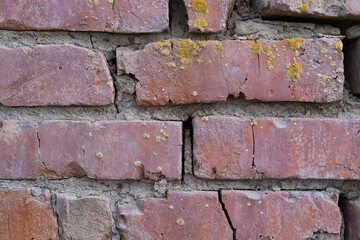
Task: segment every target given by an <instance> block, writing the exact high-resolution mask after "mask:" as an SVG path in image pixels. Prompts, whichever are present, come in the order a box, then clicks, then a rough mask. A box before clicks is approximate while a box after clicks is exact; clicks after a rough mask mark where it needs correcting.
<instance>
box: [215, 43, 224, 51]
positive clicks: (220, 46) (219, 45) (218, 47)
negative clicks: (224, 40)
mask: <svg viewBox="0 0 360 240" xmlns="http://www.w3.org/2000/svg"><path fill="white" fill-rule="evenodd" d="M215 44H216V46H217V49H218V50H219V51H222V50H224V48H223V46H222V45H221V44H220V43H219V42H216V43H215Z"/></svg>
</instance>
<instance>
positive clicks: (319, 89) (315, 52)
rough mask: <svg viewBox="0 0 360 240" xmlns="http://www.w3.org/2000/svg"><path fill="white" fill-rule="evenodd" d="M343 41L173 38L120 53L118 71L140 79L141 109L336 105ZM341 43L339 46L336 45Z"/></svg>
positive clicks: (138, 93)
mask: <svg viewBox="0 0 360 240" xmlns="http://www.w3.org/2000/svg"><path fill="white" fill-rule="evenodd" d="M339 42H340V40H339V39H336V38H335V39H334V38H331V39H327V38H321V39H316V40H315V39H309V40H303V39H300V38H299V39H288V40H285V41H261V42H254V41H234V40H229V41H222V42H218V41H207V42H202V41H198V42H194V41H192V40H190V39H185V40H178V41H175V40H168V41H163V42H157V43H153V44H149V45H146V46H145V48H144V49H143V50H137V51H136V52H132V51H129V50H124V49H118V52H117V59H118V69H119V73H120V74H121V73H123V72H127V73H131V74H133V75H135V77H136V78H137V79H138V81H139V83H138V84H137V85H136V97H137V99H136V100H137V104H138V105H140V106H151V105H165V104H169V103H173V104H189V103H197V102H218V101H225V100H226V99H227V98H228V97H229V96H239V95H240V94H244V95H245V97H246V99H249V100H250V99H256V100H262V101H302V102H332V101H337V100H339V99H341V98H342V92H343V84H344V74H343V71H344V69H343V55H342V52H341V49H338V48H339V47H337V46H338V44H339ZM337 43H338V44H337Z"/></svg>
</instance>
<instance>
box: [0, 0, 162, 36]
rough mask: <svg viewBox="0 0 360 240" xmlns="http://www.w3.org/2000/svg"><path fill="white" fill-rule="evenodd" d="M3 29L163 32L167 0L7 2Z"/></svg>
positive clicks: (1, 5) (3, 4) (3, 7)
mask: <svg viewBox="0 0 360 240" xmlns="http://www.w3.org/2000/svg"><path fill="white" fill-rule="evenodd" d="M0 8H1V12H0V27H1V28H3V29H11V30H68V31H99V32H116V33H151V32H164V31H166V30H167V28H168V22H169V17H168V16H169V13H168V1H162V0H155V1H140V0H136V1H129V0H106V1H102V0H86V1H73V2H64V3H59V2H58V1H56V0H50V1H48V0H34V1H31V2H29V1H27V0H16V1H13V0H4V1H2V2H1V3H0Z"/></svg>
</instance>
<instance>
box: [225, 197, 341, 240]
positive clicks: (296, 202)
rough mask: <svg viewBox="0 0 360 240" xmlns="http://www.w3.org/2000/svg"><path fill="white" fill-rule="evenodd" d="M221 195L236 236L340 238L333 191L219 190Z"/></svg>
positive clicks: (245, 237) (339, 217)
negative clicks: (331, 192)
mask: <svg viewBox="0 0 360 240" xmlns="http://www.w3.org/2000/svg"><path fill="white" fill-rule="evenodd" d="M221 195H222V201H223V202H224V204H225V207H226V209H227V211H228V213H229V217H230V219H231V221H232V224H233V226H234V227H235V228H236V230H237V231H236V239H239V240H240V239H310V238H311V239H315V238H312V237H315V236H317V237H320V238H316V239H333V240H335V239H336V240H340V239H341V237H340V228H341V223H342V219H341V213H340V210H339V208H338V206H337V202H338V196H337V195H336V194H330V193H326V192H267V191H265V192H253V191H222V193H221ZM322 237H323V238H322Z"/></svg>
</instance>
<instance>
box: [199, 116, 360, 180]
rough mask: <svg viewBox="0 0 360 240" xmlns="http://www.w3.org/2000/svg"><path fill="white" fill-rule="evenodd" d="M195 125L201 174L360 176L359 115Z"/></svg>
mask: <svg viewBox="0 0 360 240" xmlns="http://www.w3.org/2000/svg"><path fill="white" fill-rule="evenodd" d="M251 125H253V126H251ZM193 127H194V150H193V152H194V173H195V175H196V176H197V177H200V178H211V179H214V178H217V179H243V178H245V179H246V178H268V179H273V178H275V179H283V178H297V179H360V170H359V167H360V161H359V159H358V157H357V156H359V155H360V140H359V137H358V131H359V129H360V120H358V119H301V118H299V119H280V118H274V119H255V120H254V121H252V122H251V121H250V120H249V119H244V118H236V117H204V118H202V119H201V120H200V119H195V120H194V121H193ZM253 154H254V155H253Z"/></svg>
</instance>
